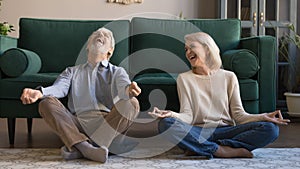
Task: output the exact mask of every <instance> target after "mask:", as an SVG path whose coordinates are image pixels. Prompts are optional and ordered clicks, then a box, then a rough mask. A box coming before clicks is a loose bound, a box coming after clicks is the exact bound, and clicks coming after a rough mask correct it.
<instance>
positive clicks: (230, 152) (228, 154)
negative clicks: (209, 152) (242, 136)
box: [214, 145, 253, 158]
mask: <svg viewBox="0 0 300 169" xmlns="http://www.w3.org/2000/svg"><path fill="white" fill-rule="evenodd" d="M214 156H215V157H219V158H253V154H252V153H251V152H250V151H248V150H247V149H245V148H232V147H229V146H221V145H219V148H218V149H217V151H216V152H215V153H214Z"/></svg>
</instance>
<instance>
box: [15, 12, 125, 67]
mask: <svg viewBox="0 0 300 169" xmlns="http://www.w3.org/2000/svg"><path fill="white" fill-rule="evenodd" d="M19 24H20V34H19V40H18V47H19V48H23V49H27V50H31V51H33V52H35V53H37V54H38V55H39V56H40V59H41V61H42V67H41V70H40V72H61V71H63V70H64V69H65V68H66V67H68V66H73V65H75V62H76V60H77V57H78V55H79V53H81V51H82V50H85V49H84V48H85V46H84V45H85V43H86V41H87V39H88V37H89V36H90V35H91V33H92V32H93V31H95V30H97V29H98V28H100V27H103V26H104V27H106V28H108V29H110V30H111V31H112V32H113V34H114V37H115V41H116V49H115V51H114V55H113V56H112V60H111V61H112V62H113V63H114V64H119V63H120V62H121V61H122V60H123V59H124V58H125V57H127V56H128V54H129V21H126V20H120V21H108V20H107V21H103V20H102V21H81V20H55V19H54V20H53V19H32V18H21V19H20V23H19Z"/></svg>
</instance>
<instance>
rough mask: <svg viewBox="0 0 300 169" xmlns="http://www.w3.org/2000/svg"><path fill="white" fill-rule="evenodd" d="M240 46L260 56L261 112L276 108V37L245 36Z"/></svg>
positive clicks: (258, 78)
mask: <svg viewBox="0 0 300 169" xmlns="http://www.w3.org/2000/svg"><path fill="white" fill-rule="evenodd" d="M240 48H242V49H248V50H250V51H252V52H254V53H255V54H256V56H257V57H258V64H259V67H260V69H259V72H258V77H257V80H258V84H259V100H260V103H259V110H260V113H263V112H271V111H274V110H275V109H276V88H275V86H276V39H275V37H272V36H256V37H249V38H243V39H241V41H240Z"/></svg>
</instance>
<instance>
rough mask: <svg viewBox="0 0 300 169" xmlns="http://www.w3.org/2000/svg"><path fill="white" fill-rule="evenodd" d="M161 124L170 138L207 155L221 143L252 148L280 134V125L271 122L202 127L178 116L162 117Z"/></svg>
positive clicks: (210, 156)
mask: <svg viewBox="0 0 300 169" xmlns="http://www.w3.org/2000/svg"><path fill="white" fill-rule="evenodd" d="M158 128H159V132H160V133H163V135H164V137H165V138H166V139H167V140H169V141H170V142H172V143H174V144H176V145H178V146H179V147H180V148H182V149H184V150H190V151H193V152H195V153H197V154H198V155H201V156H206V157H208V158H213V154H214V153H215V152H216V151H217V149H218V146H219V145H224V146H230V147H233V148H245V149H247V150H249V151H252V150H254V149H256V148H261V147H264V146H266V145H267V144H269V143H271V142H273V141H274V140H276V139H277V137H278V135H279V127H278V126H277V125H276V124H274V123H271V122H251V123H246V124H241V125H237V126H225V127H217V128H203V127H198V126H192V125H189V124H187V123H184V122H182V121H181V120H178V119H175V118H163V119H161V120H160V122H159V126H158Z"/></svg>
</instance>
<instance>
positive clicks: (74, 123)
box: [39, 97, 140, 150]
mask: <svg viewBox="0 0 300 169" xmlns="http://www.w3.org/2000/svg"><path fill="white" fill-rule="evenodd" d="M124 105H125V108H128V107H130V108H129V110H124V109H123V110H121V109H120V108H117V107H120V106H121V107H124ZM139 110H140V107H139V102H138V100H137V99H136V98H131V99H129V100H120V101H119V102H117V103H116V105H115V106H114V107H113V108H112V110H111V111H110V112H109V113H102V116H103V118H104V123H103V125H101V126H100V127H99V128H98V129H97V131H96V132H97V134H96V136H97V137H95V136H94V137H95V138H92V139H91V138H90V137H89V136H87V135H86V133H85V132H84V130H83V128H82V127H81V125H80V123H79V121H78V119H77V117H76V115H73V114H72V113H71V112H70V111H69V110H68V109H67V108H66V107H65V106H64V105H63V104H62V103H61V102H60V101H59V100H58V99H57V98H55V97H46V98H44V99H43V100H41V102H40V103H39V113H40V115H41V116H42V117H43V119H44V120H45V122H46V123H47V124H48V125H49V126H50V128H52V129H53V130H54V132H55V133H56V134H57V135H58V136H59V137H60V139H61V140H62V142H63V143H64V144H65V145H66V147H67V148H68V149H69V150H71V147H72V146H74V145H75V144H77V143H80V142H83V141H87V140H91V141H93V142H95V143H96V144H98V145H99V144H100V145H99V146H106V147H109V145H110V144H111V142H112V141H113V139H114V138H115V137H116V136H117V135H118V134H120V133H124V132H126V131H127V130H128V128H129V127H130V125H131V124H132V123H133V120H134V119H135V118H136V117H137V115H138V113H139ZM119 111H122V113H120V112H119ZM127 111H128V112H127ZM124 112H125V113H124ZM124 114H126V116H124ZM107 127H109V128H112V129H114V131H115V132H107ZM94 139H95V140H94ZM99 142H100V143H99Z"/></svg>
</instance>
